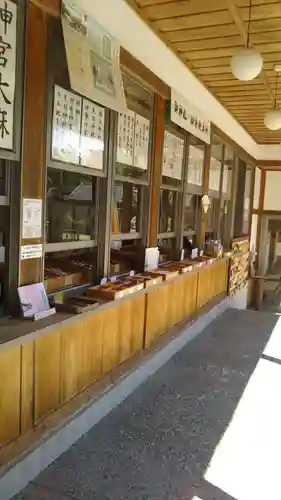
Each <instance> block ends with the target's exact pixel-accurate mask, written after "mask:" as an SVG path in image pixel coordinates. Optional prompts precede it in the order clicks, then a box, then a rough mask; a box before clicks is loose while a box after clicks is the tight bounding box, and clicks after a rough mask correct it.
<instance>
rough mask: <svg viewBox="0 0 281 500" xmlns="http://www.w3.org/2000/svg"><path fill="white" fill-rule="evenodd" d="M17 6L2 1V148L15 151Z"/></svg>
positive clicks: (0, 49) (0, 140)
mask: <svg viewBox="0 0 281 500" xmlns="http://www.w3.org/2000/svg"><path fill="white" fill-rule="evenodd" d="M16 53H17V6H16V5H15V4H14V3H13V2H10V1H9V0H0V148H4V149H10V150H12V149H13V138H14V101H15V81H16Z"/></svg>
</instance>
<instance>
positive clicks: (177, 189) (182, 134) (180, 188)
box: [157, 118, 188, 253]
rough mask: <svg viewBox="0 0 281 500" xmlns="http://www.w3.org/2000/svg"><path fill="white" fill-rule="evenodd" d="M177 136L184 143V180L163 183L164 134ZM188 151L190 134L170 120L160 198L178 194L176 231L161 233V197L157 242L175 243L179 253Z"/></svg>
mask: <svg viewBox="0 0 281 500" xmlns="http://www.w3.org/2000/svg"><path fill="white" fill-rule="evenodd" d="M166 131H167V132H169V133H170V134H173V135H176V136H177V137H178V138H179V139H182V140H183V142H184V145H183V159H182V178H181V179H180V182H179V183H178V184H170V183H169V182H163V173H162V172H163V151H164V134H165V132H166ZM187 151H188V132H186V131H185V130H184V129H181V128H180V127H178V126H177V125H175V124H174V123H173V122H172V121H171V120H170V119H169V118H168V120H167V119H166V120H165V123H164V129H163V145H162V163H161V174H160V196H161V191H172V192H174V193H176V203H175V209H174V220H175V225H174V231H171V232H169V231H168V232H167V231H166V232H160V231H159V229H160V197H159V205H158V229H157V242H158V244H160V243H159V242H160V241H161V240H170V241H171V242H173V247H174V248H173V252H175V253H177V252H179V251H180V249H181V246H182V240H183V232H182V230H183V196H184V186H185V178H186V170H187V169H186V154H187ZM178 180H179V179H178Z"/></svg>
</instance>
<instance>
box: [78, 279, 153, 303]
mask: <svg viewBox="0 0 281 500" xmlns="http://www.w3.org/2000/svg"><path fill="white" fill-rule="evenodd" d="M143 288H144V284H143V283H141V282H139V281H137V282H136V281H135V280H131V278H130V279H126V278H125V279H124V280H116V281H114V282H109V283H104V284H101V285H98V286H92V287H90V288H88V290H87V291H86V295H87V296H88V297H96V298H100V299H103V300H117V299H122V298H123V297H125V296H126V295H130V294H132V293H135V292H138V291H140V290H142V289H143Z"/></svg>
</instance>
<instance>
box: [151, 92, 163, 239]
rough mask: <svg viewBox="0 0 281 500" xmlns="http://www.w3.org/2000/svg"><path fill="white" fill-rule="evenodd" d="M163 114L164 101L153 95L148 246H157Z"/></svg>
mask: <svg viewBox="0 0 281 500" xmlns="http://www.w3.org/2000/svg"><path fill="white" fill-rule="evenodd" d="M164 115H165V101H164V99H163V98H162V97H161V96H159V95H157V94H156V95H155V104H154V127H153V130H154V137H153V152H152V161H151V177H150V204H149V205H150V206H149V235H148V246H150V247H155V246H157V236H158V214H159V202H160V184H161V174H162V156H163V141H164V121H165V120H164Z"/></svg>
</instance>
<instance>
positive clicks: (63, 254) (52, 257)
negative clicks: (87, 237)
mask: <svg viewBox="0 0 281 500" xmlns="http://www.w3.org/2000/svg"><path fill="white" fill-rule="evenodd" d="M96 263H97V248H82V249H80V250H66V251H60V252H49V253H47V254H46V257H45V271H44V284H45V288H46V291H47V292H48V293H52V292H56V291H57V290H59V289H61V288H65V287H69V286H75V285H76V286H77V285H81V284H85V283H91V282H92V281H93V280H94V278H95V277H96V275H97V269H96Z"/></svg>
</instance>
